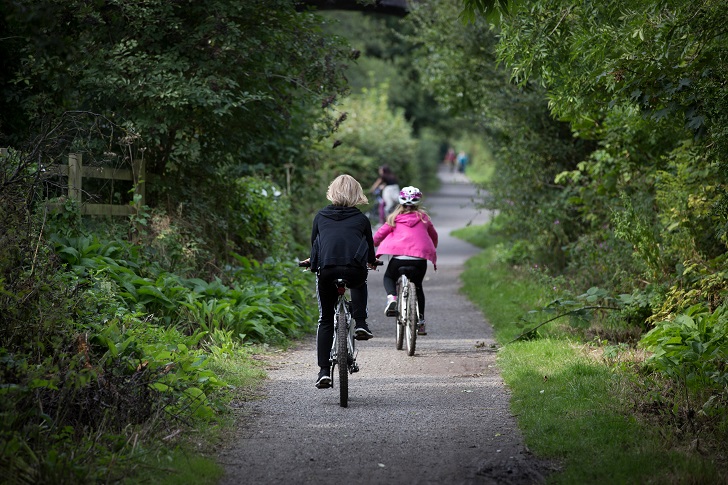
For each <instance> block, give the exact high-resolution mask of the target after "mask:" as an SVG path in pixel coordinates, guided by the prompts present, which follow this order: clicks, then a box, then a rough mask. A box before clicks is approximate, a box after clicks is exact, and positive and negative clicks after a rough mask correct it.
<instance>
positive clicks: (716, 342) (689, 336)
mask: <svg viewBox="0 0 728 485" xmlns="http://www.w3.org/2000/svg"><path fill="white" fill-rule="evenodd" d="M640 344H641V345H642V346H643V347H645V348H646V349H647V350H650V351H651V352H653V355H652V356H651V357H650V358H649V359H648V361H647V362H648V363H649V364H650V365H652V366H653V367H654V368H656V369H658V370H660V371H662V372H664V373H666V374H667V375H669V376H670V377H672V378H673V379H675V380H677V381H679V382H683V383H684V384H685V385H687V386H689V387H692V388H693V389H695V388H696V387H697V388H713V389H716V390H722V389H724V388H725V387H726V386H728V367H727V366H726V361H728V306H725V305H723V306H720V307H718V308H717V309H716V310H715V311H714V312H710V311H709V309H708V308H707V307H706V306H705V305H704V304H698V305H693V306H691V307H689V308H687V309H686V310H685V311H684V312H682V313H680V314H678V315H675V317H674V318H672V319H670V320H665V321H662V322H659V323H657V324H656V325H655V328H654V329H652V330H650V331H649V332H648V333H647V334H646V335H645V336H644V337H643V338H642V340H641V341H640Z"/></svg>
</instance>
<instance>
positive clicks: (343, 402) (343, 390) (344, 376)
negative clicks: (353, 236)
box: [298, 261, 384, 408]
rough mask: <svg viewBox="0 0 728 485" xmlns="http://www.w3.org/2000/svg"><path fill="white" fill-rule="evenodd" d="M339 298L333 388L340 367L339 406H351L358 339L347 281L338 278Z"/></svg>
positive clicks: (331, 361) (301, 263)
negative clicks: (336, 370) (350, 395)
mask: <svg viewBox="0 0 728 485" xmlns="http://www.w3.org/2000/svg"><path fill="white" fill-rule="evenodd" d="M383 264H384V262H383V261H376V263H374V265H375V266H381V265H383ZM298 265H299V266H301V267H304V268H310V267H311V263H310V261H299V263H298ZM334 284H335V285H336V291H337V292H338V294H339V298H338V300H337V301H336V306H334V341H333V343H332V344H331V356H330V357H329V364H330V366H331V386H332V387H333V385H334V371H335V369H336V366H339V406H341V407H342V408H345V407H348V405H349V374H353V373H355V372H359V364H357V362H356V355H357V351H356V339H355V338H354V325H352V323H351V300H350V299H349V298H348V297H347V294H346V290H347V289H348V287H347V285H348V283H347V281H346V280H345V279H343V278H337V279H336V281H335V282H334Z"/></svg>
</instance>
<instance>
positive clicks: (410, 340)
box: [405, 281, 418, 357]
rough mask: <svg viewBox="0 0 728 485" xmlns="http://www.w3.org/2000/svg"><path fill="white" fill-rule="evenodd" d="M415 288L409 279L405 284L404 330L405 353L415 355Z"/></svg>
mask: <svg viewBox="0 0 728 485" xmlns="http://www.w3.org/2000/svg"><path fill="white" fill-rule="evenodd" d="M417 318H418V315H417V289H416V288H415V284H414V283H412V282H411V281H410V282H409V284H408V285H407V320H406V326H405V331H406V333H407V355H409V356H410V357H412V356H413V355H415V344H416V343H417Z"/></svg>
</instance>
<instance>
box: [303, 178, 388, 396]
mask: <svg viewBox="0 0 728 485" xmlns="http://www.w3.org/2000/svg"><path fill="white" fill-rule="evenodd" d="M326 198H327V199H328V200H329V201H330V202H331V205H328V206H326V207H324V208H323V209H321V210H320V211H319V212H318V214H316V216H315V217H314V219H313V229H312V231H311V257H310V258H309V261H310V263H311V271H315V272H316V294H317V296H318V307H319V320H318V329H317V331H316V355H317V361H318V366H319V374H318V378H317V380H316V387H317V388H319V389H325V388H328V387H331V369H330V368H329V354H330V351H331V345H332V343H333V341H334V307H335V306H336V301H337V299H338V292H337V290H336V285H335V284H334V282H335V280H336V279H337V278H343V279H345V280H347V281H348V283H349V285H348V286H349V288H350V290H351V305H352V311H351V313H352V317H353V319H354V321H355V322H356V325H355V330H354V338H356V339H357V340H368V339H370V338H372V337H373V335H372V332H371V331H370V330H369V326H368V325H367V322H366V318H367V296H368V292H367V268H372V269H373V268H374V266H373V265H374V263H375V262H376V256H375V252H374V242H373V240H372V226H371V223H370V222H369V219H368V218H367V216H365V215H364V214H363V213H362V212H361V211H360V210H359V209H357V208H356V207H355V206H357V205H360V204H366V203H368V200H367V198H366V196H365V195H364V191H363V190H362V188H361V185H360V184H359V182H357V181H356V179H355V178H354V177H352V176H351V175H339V176H338V177H336V178H335V179H334V181H333V182H331V184H330V185H329V188H328V190H327V192H326Z"/></svg>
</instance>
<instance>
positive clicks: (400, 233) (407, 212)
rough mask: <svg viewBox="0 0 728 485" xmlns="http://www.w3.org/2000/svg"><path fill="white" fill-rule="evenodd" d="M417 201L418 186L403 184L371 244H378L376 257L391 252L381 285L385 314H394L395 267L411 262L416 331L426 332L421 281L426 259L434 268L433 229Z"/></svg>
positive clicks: (395, 292)
mask: <svg viewBox="0 0 728 485" xmlns="http://www.w3.org/2000/svg"><path fill="white" fill-rule="evenodd" d="M421 201H422V192H420V190H419V189H418V188H416V187H412V186H410V187H405V188H403V189H402V190H401V191H400V193H399V206H397V208H396V209H395V210H394V212H392V214H390V216H389V217H388V218H387V222H386V224H384V225H382V227H380V228H379V230H378V231H377V232H376V234H374V246H378V248H377V258H378V257H379V256H380V255H382V254H390V255H392V259H391V260H390V262H389V265H387V270H386V271H385V272H384V289H385V290H386V291H387V306H386V307H385V310H384V314H385V315H387V316H388V317H392V316H396V315H397V279H398V278H399V272H398V269H399V268H400V267H402V266H411V267H412V268H413V270H412V271H410V273H409V274H408V276H409V278H410V280H411V281H412V282H413V283H414V284H415V287H416V288H417V303H418V306H419V310H420V312H419V313H420V314H419V315H418V316H419V322H418V327H417V334H418V335H427V331H426V329H425V292H424V290H423V289H422V281H423V280H424V279H425V273H427V261H428V260H430V261H432V264H433V266H434V268H435V270H437V250H436V248H437V231H436V230H435V226H433V225H432V220H431V219H430V216H428V215H427V212H425V211H424V209H421V208H420V207H419V206H420V202H421Z"/></svg>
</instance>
